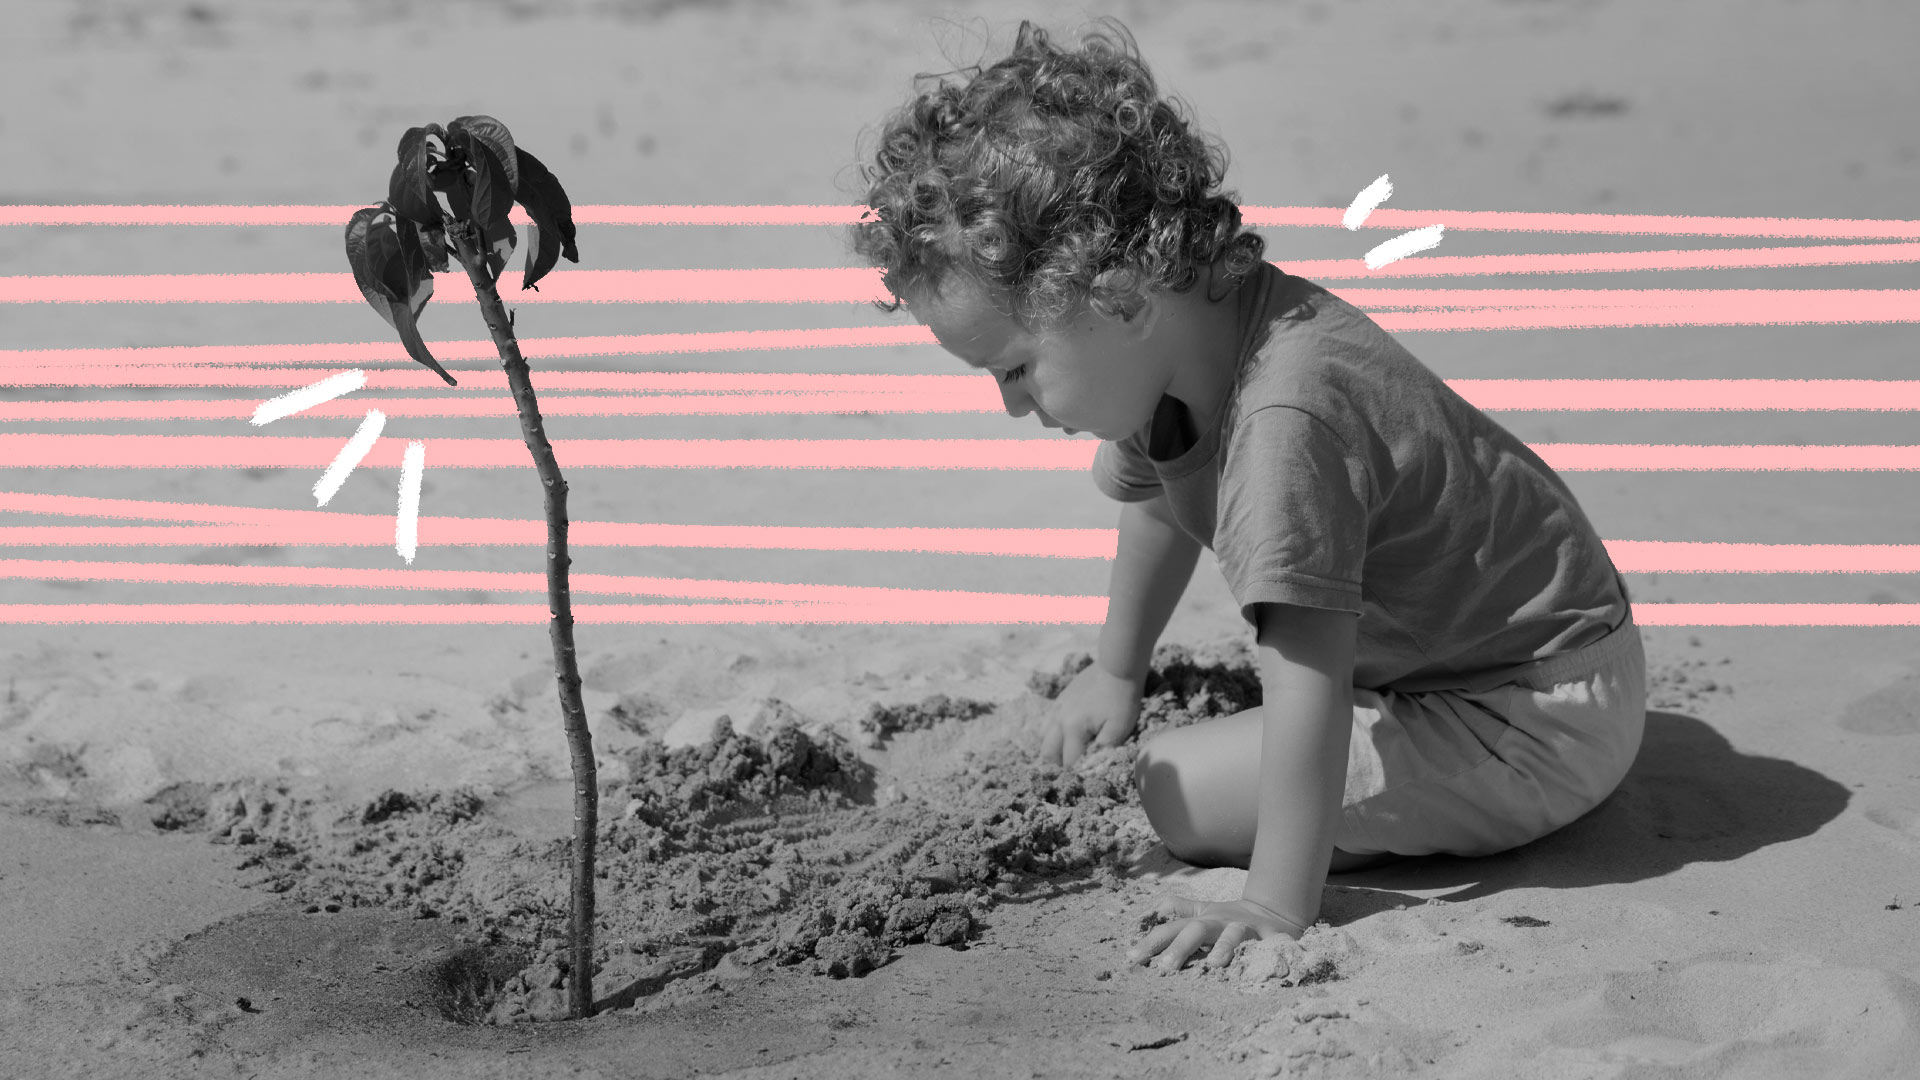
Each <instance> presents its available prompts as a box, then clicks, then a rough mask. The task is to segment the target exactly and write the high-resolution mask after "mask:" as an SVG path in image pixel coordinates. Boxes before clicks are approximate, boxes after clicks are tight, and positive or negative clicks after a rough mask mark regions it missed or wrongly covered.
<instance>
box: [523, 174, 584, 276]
mask: <svg viewBox="0 0 1920 1080" xmlns="http://www.w3.org/2000/svg"><path fill="white" fill-rule="evenodd" d="M515 152H516V153H517V154H518V155H519V158H520V187H519V196H518V197H519V200H520V205H521V206H524V207H526V208H527V215H528V216H529V217H531V218H533V223H534V226H535V228H534V229H533V233H532V237H533V238H530V239H529V240H528V241H527V270H526V275H525V276H524V277H523V278H522V279H521V281H520V287H521V288H522V289H533V290H534V291H535V292H539V291H540V290H539V289H537V288H534V282H536V281H539V280H540V279H541V278H543V277H545V276H546V275H547V271H549V270H552V269H553V267H554V265H555V264H556V263H558V262H559V261H560V256H561V255H563V254H564V255H565V256H566V257H567V261H568V262H575V263H577V262H579V261H580V252H579V249H578V248H576V247H575V246H574V228H573V203H572V202H570V201H569V200H568V199H567V193H566V190H565V189H564V188H562V187H561V186H560V180H559V178H558V177H556V176H554V175H553V173H552V172H551V171H549V170H548V169H547V167H546V166H545V165H543V164H541V163H540V159H539V158H537V157H534V156H533V155H532V154H529V153H527V152H526V151H525V150H520V149H517V148H516V151H515ZM536 241H537V242H536Z"/></svg>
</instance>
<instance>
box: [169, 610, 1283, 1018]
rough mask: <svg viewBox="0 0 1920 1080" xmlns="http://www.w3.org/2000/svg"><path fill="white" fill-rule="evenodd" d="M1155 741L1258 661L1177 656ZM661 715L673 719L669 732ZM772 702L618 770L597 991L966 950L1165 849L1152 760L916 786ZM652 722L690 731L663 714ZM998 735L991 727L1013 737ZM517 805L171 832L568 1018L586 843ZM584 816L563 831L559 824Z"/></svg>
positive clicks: (446, 794) (244, 806)
mask: <svg viewBox="0 0 1920 1080" xmlns="http://www.w3.org/2000/svg"><path fill="white" fill-rule="evenodd" d="M1088 662H1090V658H1089V657H1087V656H1086V655H1085V654H1078V655H1075V656H1069V657H1067V658H1066V659H1065V660H1064V661H1063V663H1062V664H1061V665H1060V667H1059V669H1058V671H1057V672H1056V673H1054V674H1051V675H1049V674H1044V673H1036V674H1035V676H1034V680H1033V687H1034V689H1036V690H1038V691H1040V693H1041V694H1042V695H1043V696H1051V695H1052V694H1054V693H1057V692H1058V689H1059V687H1060V686H1061V685H1063V684H1064V681H1065V680H1066V679H1069V678H1071V676H1072V674H1073V673H1074V672H1076V671H1078V670H1079V669H1080V668H1081V667H1084V666H1085V664H1086V663H1088ZM1147 686H1148V696H1147V698H1146V700H1145V702H1144V713H1143V718H1142V724H1141V729H1140V734H1141V735H1143V736H1144V735H1150V734H1152V733H1153V732H1156V731H1159V730H1162V729H1165V728H1167V727H1171V726H1177V725H1180V724H1185V723H1192V722H1194V721H1196V720H1200V719H1205V718H1208V717H1210V716H1216V715H1220V714H1222V713H1226V712H1231V711H1236V710H1238V709H1240V708H1244V707H1246V705H1248V704H1253V703H1257V701H1258V694H1259V680H1258V676H1257V673H1256V672H1255V671H1254V669H1253V668H1252V666H1251V656H1250V653H1249V652H1248V651H1247V650H1246V649H1245V648H1244V647H1236V646H1233V645H1227V646H1223V647H1222V648H1221V649H1219V650H1213V651H1207V650H1202V651H1201V652H1200V653H1196V652H1195V651H1194V650H1192V649H1189V648H1186V647H1182V646H1177V645H1176V646H1164V647H1162V648H1161V649H1160V650H1159V651H1158V652H1156V654H1155V659H1154V664H1153V674H1152V676H1151V678H1150V680H1149V682H1148V684H1147ZM995 711H996V706H995V704H994V703H990V702H983V701H975V700H971V699H964V698H962V699H954V698H950V697H947V696H946V695H935V696H933V697H930V698H927V699H924V700H922V701H921V702H919V703H918V704H907V705H880V704H876V705H874V706H873V707H872V708H871V709H870V710H869V712H868V713H867V714H866V715H865V716H864V717H859V718H858V719H856V720H854V721H852V722H851V723H847V724H843V725H842V727H846V728H850V729H852V730H853V731H854V732H855V733H856V734H857V736H858V737H859V738H860V739H861V740H862V741H864V742H865V743H866V744H867V745H868V746H869V747H871V746H873V745H874V744H881V745H897V744H899V743H902V742H905V741H909V740H911V739H913V738H916V737H936V736H938V735H940V734H942V732H943V730H945V729H952V728H954V727H955V726H957V725H978V724H981V723H985V722H986V721H984V720H982V719H981V718H982V717H989V716H991V715H992V714H994V713H995ZM656 719H658V718H656ZM796 721H797V718H796V717H792V716H787V715H784V714H780V713H779V712H777V711H776V720H775V722H773V723H772V724H770V725H763V724H755V725H754V727H756V728H758V729H759V730H757V731H755V732H754V733H753V734H743V733H741V732H737V731H735V730H734V729H733V727H732V724H731V722H730V721H729V720H728V719H726V718H724V717H721V718H719V719H718V720H717V722H716V723H715V724H714V727H713V737H712V738H711V739H709V740H707V741H705V742H701V743H698V744H695V745H689V746H679V747H673V746H669V745H668V744H667V743H666V742H665V741H663V740H662V739H660V738H659V737H656V736H652V735H647V736H645V737H644V738H643V740H642V741H641V742H640V743H639V745H637V746H635V747H632V748H630V749H627V750H624V751H622V752H620V753H618V754H617V755H614V756H613V757H611V758H610V759H609V765H608V767H607V768H606V769H605V770H604V772H603V777H602V779H603V783H602V790H601V828H600V839H599V866H600V875H601V884H600V889H599V901H598V908H599V913H600V928H599V936H598V942H599V944H600V959H599V967H598V968H597V969H596V990H597V991H599V992H600V993H601V994H602V995H604V997H603V1003H611V1004H616V1005H619V1004H630V1003H632V1002H634V1001H637V1000H639V999H640V998H643V997H654V996H657V994H658V992H659V991H660V990H662V989H664V988H665V987H667V986H668V985H670V984H672V983H674V982H676V981H680V980H685V979H688V978H690V977H692V976H696V975H699V974H700V973H702V972H705V971H708V970H709V969H711V968H713V967H714V966H715V965H716V964H718V963H719V962H720V960H721V959H722V958H723V957H726V958H728V963H730V964H733V965H753V964H760V963H773V964H779V965H789V966H793V965H800V966H804V967H805V968H806V969H807V970H811V971H813V972H816V973H819V974H825V975H830V976H835V977H846V976H860V975H863V974H865V973H866V972H868V971H871V970H873V969H874V968H875V967H878V966H880V965H883V964H885V963H886V962H887V961H888V959H889V958H890V957H891V955H892V951H893V950H894V949H897V948H899V947H901V946H905V945H911V944H918V943H923V942H924V943H931V944H936V945H949V946H964V944H965V943H966V942H967V941H969V940H970V939H972V938H974V937H975V936H977V933H978V931H979V929H980V928H981V926H982V925H983V922H984V920H985V919H986V918H987V916H988V913H989V912H990V911H991V910H992V909H993V908H994V906H995V905H996V904H997V903H999V902H1002V901H1004V900H1007V899H1011V898H1014V897H1018V896H1021V895H1024V894H1026V893H1027V892H1029V891H1031V890H1032V889H1033V888H1035V887H1036V885H1038V884H1039V883H1040V882H1042V881H1044V880H1048V879H1056V878H1059V877H1061V876H1063V875H1068V876H1073V877H1075V878H1078V879H1082V880H1091V881H1095V882H1105V883H1107V884H1110V885H1112V884H1117V883H1118V882H1119V880H1120V874H1121V872H1122V870H1123V869H1124V868H1125V867H1126V866H1127V865H1128V864H1130V863H1131V861H1132V860H1134V859H1135V858H1137V857H1138V856H1139V855H1140V854H1141V852H1143V851H1144V850H1145V849H1146V848H1147V847H1148V846H1150V845H1151V844H1152V842H1153V834H1152V831H1151V829H1150V828H1149V826H1148V825H1147V822H1146V819H1145V816H1144V814H1142V813H1141V811H1140V810H1139V808H1138V806H1137V805H1136V800H1135V799H1134V798H1133V793H1132V787H1131V784H1132V781H1131V771H1132V764H1133V755H1134V747H1133V744H1131V743H1129V744H1127V745H1123V746H1120V747H1115V748H1112V749H1109V750H1105V751H1102V752H1100V753H1097V754H1090V755H1088V756H1087V757H1086V758H1085V759H1083V760H1082V761H1081V762H1080V763H1079V764H1078V766H1077V767H1076V768H1074V769H1061V768H1059V767H1056V766H1048V765H1044V764H1041V763H1039V762H1037V761H1035V760H1033V759H1032V757H1031V756H1030V755H1029V754H1028V753H1027V752H1026V751H1025V750H1024V749H1022V748H1021V747H1020V746H1019V745H1017V741H1018V740H1017V739H1015V738H1014V736H1015V735H1016V734H1017V733H1016V732H1014V731H1012V730H1011V729H1010V727H1009V725H1011V724H1012V723H1014V721H1003V722H1002V724H1001V728H1000V729H999V730H997V731H995V732H991V733H987V734H986V735H985V736H983V738H985V739H986V741H983V742H981V743H980V744H978V745H979V746H980V748H978V749H973V750H969V751H965V752H963V753H961V754H959V755H957V756H956V757H955V758H953V759H950V760H947V761H946V762H945V763H944V764H943V766H942V767H941V768H940V769H939V770H938V771H936V772H933V773H931V774H930V775H926V776H922V777H919V778H918V782H916V783H915V784H913V785H912V786H911V789H910V790H906V791H903V790H902V789H901V788H900V787H898V786H895V785H891V784H886V785H885V786H883V781H884V780H885V779H886V777H884V776H882V775H881V774H880V773H878V772H877V771H876V768H875V767H874V766H873V765H872V764H870V763H869V761H868V760H867V759H865V758H863V757H862V755H861V752H860V750H861V748H860V747H859V746H856V745H855V742H854V740H851V739H849V738H847V737H845V736H843V735H841V734H839V731H838V730H837V729H836V728H835V727H833V726H830V725H826V724H806V725H803V724H801V723H799V722H796ZM647 726H648V727H649V728H656V727H659V728H670V727H671V724H670V723H669V724H665V725H661V724H658V723H657V722H656V723H650V724H648V725H647ZM996 735H997V736H999V737H993V736H996ZM499 801H500V800H498V799H495V798H494V797H492V796H490V795H489V794H488V793H484V792H481V791H478V790H474V789H468V788H462V789H455V790H450V791H426V792H404V791H387V792H384V793H381V794H379V795H378V796H376V797H374V798H372V799H370V800H367V801H364V802H359V803H354V804H351V805H346V806H340V805H333V804H326V803H322V802H319V801H316V800H315V799H313V798H310V797H308V796H306V795H304V794H302V793H301V792H300V791H298V790H296V789H294V788H293V787H291V786H289V785H288V784H285V783H281V782H275V781H261V780H246V781H240V782H235V783H225V784H204V783H188V784H176V785H173V786H171V787H169V788H167V789H165V790H163V791H162V792H160V793H159V794H158V795H156V796H154V797H153V799H151V800H150V801H149V806H148V809H149V814H150V817H151V820H152V821H153V823H154V824H155V825H156V826H157V827H159V828H162V829H169V830H204V831H206V833H207V834H208V836H209V837H210V838H211V839H213V840H214V841H216V842H221V843H230V844H233V845H235V846H236V848H238V849H239V851H240V864H241V866H242V868H244V869H246V870H248V871H249V872H250V873H251V875H252V877H251V883H253V884H256V885H258V886H260V887H262V888H265V889H268V890H270V891H272V892H275V893H280V894H284V895H286V896H287V897H289V898H290V899H293V900H295V901H297V902H299V903H300V904H301V905H302V906H304V908H305V910H307V911H308V912H330V911H339V910H344V909H351V908H361V907H382V908H387V909H392V910H395V911H401V912H405V913H407V914H410V915H412V916H413V917H414V918H417V919H430V918H443V919H448V920H451V921H454V922H458V923H464V924H467V925H469V926H471V927H472V928H474V929H476V930H478V931H480V932H482V933H483V934H485V935H487V938H488V940H489V941H490V942H492V943H493V944H494V945H496V946H497V947H498V948H499V949H501V950H518V951H519V953H520V954H521V955H522V956H523V957H525V956H531V958H532V959H531V962H530V963H525V964H524V966H523V967H521V968H520V969H519V970H518V971H516V972H515V973H513V974H511V975H509V976H506V977H504V978H501V977H499V972H498V970H497V968H498V965H491V966H489V965H478V966H477V967H476V968H475V970H476V971H487V972H491V974H486V975H484V977H482V976H476V977H475V982H474V987H473V989H472V990H471V992H470V997H471V999H472V1000H471V1002H470V1008H469V1009H468V1011H469V1012H470V1013H472V1015H473V1016H474V1017H475V1018H485V1019H489V1020H492V1021H496V1022H510V1021H515V1020H522V1019H548V1018H558V1017H559V1016H561V1015H564V1011H565V1008H564V1001H565V996H564V995H565V987H566V984H567V978H568V974H569V972H568V961H567V958H566V956H565V952H564V949H563V947H562V936H563V934H564V930H565V926H566V920H567V911H568V896H567V852H568V848H569V842H568V841H567V840H564V839H558V840H532V839H528V838H526V837H524V836H521V835H517V834H516V833H515V831H514V830H513V829H511V828H508V827H506V826H505V825H504V824H503V823H502V820H501V819H500V817H499V816H498V815H496V814H495V813H493V807H494V806H495V805H497V804H498V803H499ZM563 820H564V819H563Z"/></svg>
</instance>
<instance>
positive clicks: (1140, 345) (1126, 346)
mask: <svg viewBox="0 0 1920 1080" xmlns="http://www.w3.org/2000/svg"><path fill="white" fill-rule="evenodd" d="M907 307H908V310H909V311H910V312H912V313H913V316H914V317H915V318H917V319H919V320H920V321H921V322H922V323H924V324H925V325H926V327H927V328H928V329H929V330H932V331H933V336H934V337H936V338H938V339H939V341H940V344H941V346H942V347H943V348H945V349H946V350H947V351H948V352H950V353H952V354H953V355H955V356H957V357H959V358H960V359H961V360H964V361H965V362H966V363H967V364H968V365H970V366H972V367H975V368H980V369H983V370H986V371H989V372H992V373H993V376H994V378H995V379H996V380H998V382H999V383H1000V396H1001V398H1002V400H1003V401H1005V403H1006V407H1007V413H1008V414H1009V415H1011V416H1015V417H1020V416H1025V415H1027V414H1028V413H1029V412H1034V413H1038V414H1039V415H1040V423H1041V425H1042V426H1044V427H1050V428H1064V429H1065V430H1066V432H1067V434H1069V435H1072V434H1075V433H1077V432H1081V431H1090V432H1092V433H1093V434H1095V435H1098V436H1099V437H1100V438H1102V439H1106V440H1109V441H1111V440H1116V439H1124V438H1126V437H1127V436H1128V435H1131V434H1133V433H1134V432H1136V431H1139V430H1140V429H1141V428H1143V427H1145V426H1146V425H1147V423H1148V421H1150V420H1151V419H1152V418H1153V410H1154V408H1155V407H1156V406H1157V405H1159V403H1160V396H1161V394H1162V393H1164V392H1165V390H1166V384H1167V378H1166V377H1165V376H1164V375H1162V374H1161V373H1160V372H1159V371H1158V367H1159V365H1157V364H1155V363H1153V362H1152V358H1151V356H1150V354H1149V353H1148V352H1147V350H1146V349H1145V348H1144V334H1143V332H1142V330H1141V327H1140V326H1139V325H1137V324H1135V323H1128V322H1125V321H1123V320H1121V319H1118V318H1115V317H1110V316H1106V315H1102V314H1100V313H1098V312H1096V311H1092V310H1090V309H1087V308H1085V307H1084V306H1083V307H1082V309H1081V310H1080V311H1079V312H1078V313H1077V314H1075V315H1074V316H1073V317H1072V318H1071V319H1069V320H1068V321H1067V322H1065V323H1064V324H1062V325H1061V326H1059V327H1058V328H1056V329H1053V330H1049V331H1046V332H1044V333H1040V334H1035V333H1032V332H1029V331H1028V330H1026V329H1025V328H1023V327H1022V326H1021V325H1020V324H1019V323H1017V322H1015V321H1014V320H1013V319H1012V318H1011V317H1009V316H1007V315H1004V314H1002V313H1001V312H1000V311H998V310H996V309H995V308H994V306H993V304H992V303H990V302H989V301H988V297H987V295H986V293H985V292H984V291H983V290H982V288H981V287H980V286H979V285H978V284H977V283H975V282H973V281H972V280H970V279H968V278H966V277H965V276H964V275H960V274H952V275H949V276H948V278H947V280H946V281H945V282H944V283H943V284H942V285H941V287H940V290H939V292H938V293H937V294H934V295H916V296H913V297H911V298H909V300H908V305H907Z"/></svg>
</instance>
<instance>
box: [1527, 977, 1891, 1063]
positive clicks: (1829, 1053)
mask: <svg viewBox="0 0 1920 1080" xmlns="http://www.w3.org/2000/svg"><path fill="white" fill-rule="evenodd" d="M1553 1012H1554V1013H1557V1014H1558V1015H1557V1016H1555V1017H1552V1018H1550V1019H1547V1022H1546V1023H1545V1024H1544V1025H1543V1027H1544V1029H1545V1033H1546V1036H1547V1039H1548V1040H1549V1041H1550V1042H1551V1043H1552V1044H1553V1045H1554V1046H1555V1047H1556V1048H1557V1049H1556V1050H1555V1051H1552V1052H1550V1053H1549V1054H1548V1055H1547V1056H1548V1057H1550V1058H1560V1059H1564V1060H1567V1061H1569V1062H1571V1061H1575V1060H1577V1061H1581V1062H1585V1063H1588V1064H1599V1063H1607V1064H1613V1065H1626V1066H1629V1067H1632V1066H1635V1065H1653V1066H1655V1067H1657V1068H1662V1069H1663V1072H1662V1075H1664V1074H1665V1073H1664V1069H1669V1068H1671V1069H1679V1070H1682V1071H1684V1072H1686V1073H1687V1074H1688V1075H1692V1074H1694V1073H1695V1072H1698V1073H1700V1074H1702V1075H1714V1076H1719V1075H1742V1076H1750V1075H1751V1076H1759V1075H1764V1076H1831V1075H1836V1074H1838V1073H1839V1072H1841V1071H1842V1070H1844V1071H1845V1072H1846V1074H1847V1075H1850V1076H1868V1075H1871V1076H1882V1075H1885V1076H1894V1075H1900V1074H1901V1072H1900V1067H1899V1066H1900V1063H1902V1062H1905V1063H1907V1064H1909V1065H1910V1064H1911V1063H1912V1062H1913V1061H1915V1060H1920V983H1916V982H1914V981H1913V980H1911V979H1907V978H1903V977H1902V976H1900V975H1897V974H1894V973H1893V972H1889V971H1881V970H1878V969H1873V968H1844V967H1825V966H1809V965H1794V964H1778V963H1776V964H1753V963H1743V962H1734V961H1721V960H1703V961H1699V962H1696V963H1693V964H1689V965H1686V966H1684V967H1677V968H1674V969H1671V970H1669V971H1666V972H1617V973H1613V974H1609V975H1607V976H1605V977H1604V979H1603V980H1602V982H1601V984H1600V985H1599V986H1598V987H1597V988H1596V989H1595V990H1594V991H1593V992H1591V993H1588V994H1586V995H1583V996H1582V997H1580V998H1579V999H1577V1000H1575V1001H1572V1002H1568V1003H1567V1004H1565V1005H1563V1006H1561V1007H1559V1008H1556V1009H1554V1010H1553ZM1863 1066H1864V1067H1863ZM1882 1069H1885V1070H1887V1071H1884V1072H1882V1071H1881V1070H1882ZM1636 1075H1637V1074H1636Z"/></svg>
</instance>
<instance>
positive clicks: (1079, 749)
mask: <svg viewBox="0 0 1920 1080" xmlns="http://www.w3.org/2000/svg"><path fill="white" fill-rule="evenodd" d="M1061 727H1062V728H1063V729H1065V730H1063V731H1062V732H1061V733H1060V744H1061V745H1060V754H1061V757H1060V760H1061V761H1062V762H1063V763H1065V764H1067V765H1071V764H1073V763H1074V762H1076V761H1078V760H1080V755H1081V754H1083V753H1085V752H1086V750H1087V729H1086V725H1084V724H1078V723H1074V722H1072V721H1068V722H1067V723H1064V724H1062V725H1061Z"/></svg>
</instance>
